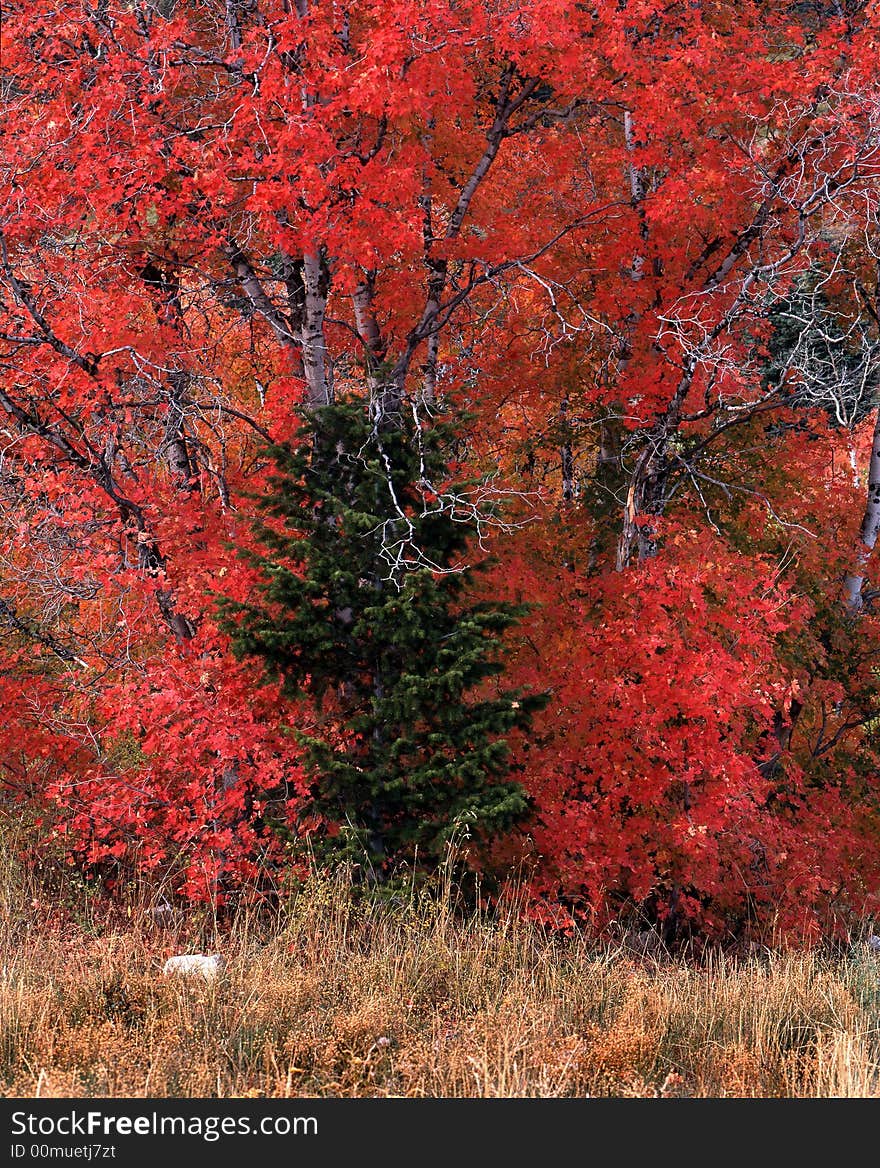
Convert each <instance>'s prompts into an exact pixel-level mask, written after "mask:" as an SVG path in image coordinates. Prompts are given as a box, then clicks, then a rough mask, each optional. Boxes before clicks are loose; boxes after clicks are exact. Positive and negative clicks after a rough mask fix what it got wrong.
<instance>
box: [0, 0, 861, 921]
mask: <svg viewBox="0 0 880 1168" xmlns="http://www.w3.org/2000/svg"><path fill="white" fill-rule="evenodd" d="M878 16H880V11H878V6H877V4H876V3H875V2H873V0H867V2H863V0H847V2H846V3H839V4H838V3H835V4H833V5H832V4H825V3H824V2H823V0H816V2H815V3H792V4H790V5H775V4H774V5H769V4H767V3H763V2H758V0H753V2H749V3H744V4H737V5H736V6H733V5H730V4H728V3H724V2H722V0H702V2H701V3H699V4H696V5H694V4H689V3H672V4H663V5H661V4H658V3H655V2H654V0H626V2H623V3H621V4H618V5H615V6H604V5H603V6H599V5H597V6H594V7H590V6H589V5H584V4H579V3H578V4H575V3H570V2H567V0H534V2H533V3H531V4H529V5H527V6H526V5H521V4H511V3H507V2H505V0H472V2H471V3H467V4H450V3H439V2H438V0H430V2H427V3H425V2H419V3H415V2H413V0H394V2H393V3H390V4H383V5H378V4H375V3H367V4H357V5H348V6H347V5H344V4H325V3H320V2H310V0H246V2H245V0H223V2H222V3H221V2H220V0H128V2H122V0H94V3H92V2H91V0H56V3H53V4H52V5H51V6H49V5H45V4H42V3H27V4H25V3H23V2H20V0H11V3H10V4H9V5H8V6H7V11H6V13H5V20H4V27H3V33H2V35H3V41H4V54H3V57H4V59H3V65H2V76H0V96H2V103H3V112H4V126H5V138H4V145H3V147H2V155H0V165H2V168H3V191H4V194H3V198H2V204H0V369H2V379H0V411H2V419H3V434H4V444H3V453H2V464H0V465H2V473H0V498H2V509H0V622H2V624H3V627H4V629H5V632H6V634H7V635H6V637H5V639H4V655H5V660H4V671H3V679H2V688H0V702H2V707H3V710H4V714H5V720H4V726H5V728H4V730H3V732H2V736H0V760H2V764H3V774H4V776H5V780H6V783H7V790H8V793H9V798H10V799H27V800H31V801H33V802H34V803H36V804H37V805H38V806H39V807H40V810H41V813H42V814H43V816H44V818H45V821H46V825H47V830H48V829H49V828H50V827H51V829H52V830H55V831H56V832H60V833H62V834H63V836H64V839H65V841H66V844H67V846H68V847H69V849H70V854H71V855H72V856H73V857H74V858H75V859H76V862H77V863H78V864H80V865H81V866H82V867H84V868H85V869H87V870H89V871H92V872H100V873H104V874H105V875H108V877H110V878H115V877H114V874H116V875H117V876H118V875H121V874H123V873H124V872H126V871H132V870H134V869H140V870H143V871H148V872H150V873H152V874H153V878H154V879H156V880H157V881H159V880H162V881H164V882H165V883H164V884H163V887H164V886H167V887H168V888H169V889H171V888H173V889H176V890H178V891H181V892H183V893H185V894H187V895H190V896H194V897H199V896H218V895H228V894H231V892H232V891H233V890H235V889H236V888H238V889H245V888H259V887H262V883H261V882H263V881H265V880H269V881H271V880H272V879H274V877H275V875H276V874H277V873H278V872H280V871H283V870H284V866H285V865H286V864H289V863H291V862H292V860H291V852H290V849H289V848H288V847H287V845H286V842H285V841H286V840H289V839H291V838H296V837H297V836H299V835H301V834H302V833H303V832H307V831H308V830H311V827H310V821H309V815H308V810H307V809H308V807H309V800H310V798H311V795H312V793H313V790H312V787H311V785H310V784H311V782H312V779H311V778H310V775H309V763H308V759H307V758H306V757H305V755H304V753H303V747H302V744H301V743H297V741H296V739H295V737H294V736H292V735H291V734H290V733H289V732H288V726H289V724H290V723H291V719H293V721H294V722H295V724H297V725H298V726H300V727H301V728H302V729H303V730H304V732H305V733H306V734H307V735H308V734H309V733H311V731H312V730H314V728H315V725H316V724H317V719H318V718H319V717H321V716H322V714H321V711H320V710H319V709H318V708H317V706H316V705H315V704H314V703H310V702H309V701H304V702H303V701H302V700H301V698H298V699H297V701H298V703H299V704H298V705H297V708H296V710H295V711H293V710H291V709H290V708H289V702H290V698H289V696H285V694H284V693H283V692H282V688H281V687H279V686H276V687H275V688H274V689H273V688H272V686H271V685H269V686H267V685H266V684H265V679H264V677H263V674H262V670H261V669H260V668H259V665H258V663H256V662H253V661H250V660H242V661H237V660H236V659H235V657H234V654H233V653H232V646H231V644H230V638H229V630H228V628H225V627H224V626H223V622H222V620H221V618H220V615H219V613H218V610H217V609H216V607H215V604H214V601H213V597H214V596H215V595H217V594H223V595H225V596H227V597H229V598H230V599H231V600H232V602H233V603H239V604H242V605H245V606H247V605H248V604H251V603H252V602H253V600H254V597H255V595H256V594H257V592H258V589H259V579H260V573H259V571H258V570H257V568H256V567H255V564H254V562H253V561H248V560H247V558H244V559H242V558H241V557H240V556H238V555H237V554H236V551H235V548H239V549H248V548H250V549H251V550H252V551H253V552H254V554H255V555H259V554H260V548H259V540H258V539H257V538H256V536H255V534H254V532H253V530H252V527H251V519H252V517H253V511H254V505H253V499H252V495H254V494H257V495H260V494H262V493H264V491H265V490H266V489H267V487H268V483H269V480H270V478H271V475H272V466H271V462H270V460H267V458H266V455H265V451H266V449H267V448H278V447H280V446H283V445H284V444H285V443H290V442H291V441H292V440H293V439H294V435H295V434H296V433H297V429H298V427H299V425H300V422H301V419H302V417H303V416H304V412H305V416H312V417H314V418H317V417H318V416H320V411H321V410H322V409H326V408H331V407H333V406H334V403H335V402H337V401H345V402H359V403H360V404H361V411H362V416H363V418H364V419H365V420H366V421H365V425H368V428H369V426H381V425H383V424H384V423H385V420H387V419H389V418H393V417H395V416H397V415H398V414H400V413H401V412H403V413H405V414H406V415H407V416H409V414H410V413H413V412H414V415H415V417H416V418H417V420H418V428H422V427H424V428H428V427H430V425H431V420H432V419H433V418H434V416H435V415H436V414H437V413H440V414H448V415H450V416H456V417H458V416H461V415H465V414H466V415H469V416H470V419H471V420H470V421H469V422H467V423H466V424H462V426H461V427H460V428H459V429H458V433H457V436H456V450H455V460H456V462H457V463H459V464H460V465H461V467H462V473H463V477H465V478H467V479H470V480H473V481H481V482H483V483H484V486H485V489H484V494H491V495H492V496H493V498H494V499H495V500H496V501H497V502H498V503H499V504H500V510H499V514H501V515H502V516H503V519H504V521H503V523H499V524H497V525H495V526H494V527H491V529H488V530H487V533H486V540H487V545H488V546H489V548H490V550H491V552H492V554H493V556H494V558H495V561H496V566H495V567H494V568H493V569H492V575H491V584H487V583H482V584H477V582H476V581H474V582H473V584H471V583H470V582H469V583H468V589H469V590H471V589H473V590H476V592H480V591H481V590H483V589H485V588H486V587H490V588H491V589H492V590H493V597H494V598H495V599H497V598H499V597H503V598H504V599H505V600H506V601H508V602H510V603H513V604H519V603H522V602H530V603H531V602H537V607H535V608H534V609H533V610H532V611H531V613H530V615H529V616H528V617H527V618H526V619H525V620H524V622H523V624H522V625H520V626H511V627H509V628H508V630H507V632H506V634H505V636H506V644H507V648H508V655H507V662H508V664H507V670H506V674H505V678H504V680H503V684H504V686H506V687H509V688H513V689H522V690H523V691H524V692H530V693H542V692H544V691H548V692H549V693H550V695H551V697H550V701H549V703H548V705H547V708H546V710H545V711H544V712H543V713H541V714H538V715H537V716H536V719H535V722H534V726H533V728H532V730H531V731H528V732H526V733H522V734H521V735H520V736H519V737H517V738H516V739H511V745H512V747H513V749H514V757H513V759H512V761H513V763H514V765H515V767H516V772H515V773H516V775H517V776H518V780H519V781H520V782H521V784H522V788H523V790H524V792H525V794H526V795H527V797H528V800H529V805H530V811H529V816H528V818H527V819H525V820H522V821H521V822H520V823H519V824H518V825H517V826H516V828H515V829H514V830H511V831H507V832H499V833H498V834H497V838H495V839H494V841H493V844H492V849H491V851H492V858H491V862H493V863H494V864H496V865H500V866H501V867H502V868H503V866H504V865H505V864H508V865H509V864H512V865H513V866H514V867H515V868H516V870H517V871H519V872H522V871H523V870H524V869H523V865H524V864H525V865H526V867H527V870H528V887H529V889H530V890H531V893H532V901H531V904H532V911H534V912H536V913H544V914H547V915H548V919H554V920H556V919H579V918H580V917H584V918H588V919H590V920H591V921H593V922H594V923H597V924H606V923H608V922H610V921H620V920H623V919H625V917H626V914H627V913H635V914H642V916H643V917H644V916H647V917H648V918H649V919H650V920H652V921H656V922H660V923H661V924H662V926H663V927H664V928H665V929H666V930H667V934H668V935H669V936H670V937H671V936H673V935H677V934H680V933H681V932H682V931H687V930H701V931H703V932H705V933H708V934H718V935H725V933H738V932H741V931H742V930H743V929H745V928H760V927H767V926H769V925H770V924H772V923H773V922H775V923H777V924H779V925H780V926H781V927H784V928H786V929H791V930H794V931H803V930H804V929H807V930H809V929H812V930H815V931H823V930H826V931H827V930H831V931H833V930H835V929H838V928H845V927H847V922H848V921H849V920H851V919H852V916H853V915H854V914H858V913H859V912H860V911H862V910H863V909H864V908H866V907H870V906H871V905H873V904H875V897H876V894H877V891H878V887H880V884H878V879H880V874H878V873H877V871H876V862H875V860H874V859H873V857H874V855H875V853H876V850H877V849H876V843H877V840H876V834H877V827H876V823H877V813H878V810H880V808H878V805H877V804H878V798H877V796H878V788H877V782H876V773H877V767H878V762H880V759H878V754H877V750H876V747H875V745H874V731H873V727H874V723H875V720H876V717H877V681H878V675H877V672H876V670H877V666H876V655H877V650H878V642H877V638H878V629H877V617H876V612H875V605H876V591H877V590H876V588H875V587H874V586H873V582H872V581H873V577H872V555H871V553H872V550H873V547H874V544H875V542H876V538H877V533H878V530H880V491H878V485H877V484H878V483H880V440H878V435H880V414H878V411H877V404H876V403H877V394H876V380H877V364H876V357H877V344H878V303H880V301H878V293H877V286H878V255H880V251H878V231H877V225H878V220H877V210H878V208H877V201H878V196H877V191H878V182H877V180H878V176H880V104H878V99H877V93H878V92H880V90H878V85H877V76H876V73H877V64H876V62H877V53H876V46H877V28H878V25H880V21H878ZM263 550H265V549H263ZM475 554H476V553H475ZM484 595H485V594H484ZM477 602H478V598H477V595H476V593H474V594H471V593H470V592H468V594H463V595H462V597H461V611H462V612H466V611H467V610H468V606H469V605H470V604H472V603H473V604H476V603H477ZM499 683H500V682H499ZM487 700H488V698H487ZM345 732H346V727H345V725H344V719H341V720H340V721H339V722H338V724H337V725H336V726H334V727H333V733H335V734H340V735H343V736H344V733H345ZM499 826H500V825H499ZM481 862H485V863H489V862H490V858H489V857H488V856H484V857H483V860H482V861H481ZM848 914H849V915H848Z"/></svg>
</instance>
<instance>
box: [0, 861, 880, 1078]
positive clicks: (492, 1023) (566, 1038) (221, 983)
mask: <svg viewBox="0 0 880 1168" xmlns="http://www.w3.org/2000/svg"><path fill="white" fill-rule="evenodd" d="M7 856H8V853H7ZM441 892H443V890H441ZM452 900H453V898H452V897H451V895H450V894H449V889H448V888H447V889H446V890H445V893H444V894H442V895H439V896H438V895H434V896H432V897H427V896H422V897H410V898H409V899H407V898H403V901H404V902H402V903H398V904H396V905H389V904H385V905H378V904H376V903H375V902H372V903H371V902H368V901H363V900H362V901H360V902H358V900H357V899H356V898H355V897H354V896H353V895H352V893H351V891H350V890H347V889H346V888H345V887H343V886H342V885H341V884H340V883H336V884H335V885H334V884H314V885H312V886H310V887H307V888H303V889H301V891H300V892H299V893H298V894H296V895H293V896H291V897H290V898H289V900H288V901H287V902H286V904H285V906H284V910H283V911H279V912H277V913H275V914H274V916H273V918H272V919H271V920H269V919H267V917H266V914H265V912H263V913H256V912H254V911H248V910H245V909H242V910H240V911H239V912H238V913H237V914H236V916H235V917H234V919H233V920H232V921H231V922H230V923H229V924H228V925H226V926H223V927H220V926H219V925H218V923H217V921H216V920H213V919H212V918H211V917H210V915H209V914H206V913H204V912H202V913H198V912H196V911H194V910H189V911H188V912H187V913H186V914H183V915H179V916H178V915H177V913H176V912H175V911H171V912H165V913H158V914H157V913H155V911H150V909H149V908H148V907H147V906H146V905H145V904H144V902H143V899H142V898H141V900H140V901H138V902H137V903H135V902H132V903H129V904H128V905H123V906H120V905H119V904H117V905H116V906H115V907H113V908H109V907H108V906H107V904H106V902H104V901H103V900H102V899H101V898H99V897H97V896H95V895H94V894H93V893H89V892H88V890H87V889H86V888H85V886H83V885H81V884H80V885H75V882H72V883H71V888H70V889H68V890H67V891H66V893H65V895H64V897H62V898H61V899H59V897H58V895H57V892H56V893H54V894H53V893H51V892H47V887H46V883H45V881H44V880H43V881H42V882H41V881H40V880H38V879H36V877H35V876H34V875H33V873H30V874H28V873H23V872H22V870H21V867H20V866H16V865H13V864H12V863H11V862H9V861H8V860H7V863H6V865H5V870H4V871H2V872H0V945H2V957H0V964H2V971H0V972H2V981H0V1095H4V1096H8V1097H16V1098H33V1097H35V1096H41V1097H45V1098H49V1097H97V1096H105V1097H146V1098H159V1097H166V1096H171V1097H177V1098H182V1097H193V1098H201V1097H218V1096H219V1097H271V1098H287V1097H304V1096H345V1097H353V1096H427V1097H444V1096H464V1097H510V1096H514V1097H523V1096H528V1097H558V1096H568V1097H584V1096H592V1097H597V1096H627V1097H637V1096H648V1097H670V1096H688V1097H723V1096H740V1097H741V1096H751V1097H779V1096H782V1097H801V1096H806V1097H810V1096H812V1097H865V1096H869V1097H878V1096H880V1065H878V1064H880V958H878V957H877V956H875V955H874V954H873V953H872V952H871V951H870V950H869V948H868V946H867V945H866V944H864V943H862V942H857V943H855V944H853V945H851V946H850V947H849V948H848V950H847V951H846V952H840V951H838V952H836V953H832V952H830V951H824V950H821V949H815V948H814V949H796V948H795V949H792V948H789V949H787V950H781V949H780V950H778V951H774V950H771V949H756V950H753V952H752V953H751V954H750V955H749V956H748V957H739V958H735V957H732V956H729V955H728V956H721V955H719V954H715V955H712V956H708V957H707V956H704V957H703V958H702V960H700V961H695V960H693V959H692V958H691V959H689V958H688V957H687V956H680V957H675V958H674V957H670V956H668V955H662V954H660V953H658V952H656V951H653V952H644V951H641V952H640V951H639V947H638V944H635V943H632V942H630V943H625V942H615V943H613V944H611V943H608V942H602V943H600V942H597V941H596V940H590V939H588V938H585V937H570V936H569V937H563V936H559V935H558V934H557V935H553V934H552V933H548V932H547V931H546V930H542V929H540V928H538V927H536V926H535V925H533V924H530V923H527V922H525V921H524V920H523V919H522V917H521V914H518V913H517V912H516V911H515V909H514V908H512V909H511V910H510V911H508V912H504V913H500V914H495V915H494V917H489V916H487V915H486V914H475V913H471V914H470V915H467V914H465V915H462V914H461V913H459V912H456V911H455V910H454V908H453V904H452ZM59 906H60V907H59ZM639 944H641V942H639ZM193 951H199V952H208V951H215V952H221V953H222V954H223V955H224V956H225V958H226V961H227V968H226V970H225V972H224V973H223V975H222V976H221V977H220V979H219V980H217V981H216V982H213V983H206V982H204V981H193V980H181V979H180V978H174V979H172V978H167V977H163V976H162V966H163V963H164V960H165V958H166V957H167V956H169V955H170V954H172V953H180V952H193Z"/></svg>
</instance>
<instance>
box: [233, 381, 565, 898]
mask: <svg viewBox="0 0 880 1168" xmlns="http://www.w3.org/2000/svg"><path fill="white" fill-rule="evenodd" d="M453 437H454V433H453V429H452V428H451V427H450V425H449V424H446V423H440V422H435V423H434V424H433V425H432V426H431V427H430V428H428V429H423V428H422V427H420V426H419V425H418V423H417V422H416V421H415V420H414V419H413V418H411V417H410V418H407V417H405V416H401V415H394V416H393V417H390V418H387V417H386V418H385V419H383V422H382V425H381V426H376V425H374V424H373V423H371V421H370V418H369V416H368V414H367V411H366V409H365V407H364V403H363V402H361V401H357V400H350V401H339V402H336V403H334V404H332V405H329V406H325V407H323V408H320V409H317V410H314V411H310V412H309V413H308V415H307V417H306V418H305V419H304V421H303V424H302V426H301V429H300V431H299V433H298V435H297V437H296V440H295V442H294V443H293V444H292V445H290V446H278V447H275V448H273V449H272V450H271V451H270V454H271V457H272V459H273V461H274V465H275V473H274V474H273V475H272V476H271V478H270V480H269V488H268V491H267V492H266V493H264V494H263V495H261V496H258V497H257V502H258V508H259V510H260V511H261V512H262V513H263V515H265V516H266V518H265V519H263V518H258V519H257V520H256V521H255V522H256V530H257V533H258V535H259V540H260V544H261V546H262V548H263V549H264V550H263V551H262V552H261V553H259V554H251V555H250V556H249V558H250V559H251V560H252V561H253V562H255V563H256V565H257V566H258V567H259V569H260V575H261V577H262V579H261V582H260V584H259V593H260V594H261V595H260V596H259V597H257V598H254V599H252V600H251V601H250V602H248V603H234V602H232V601H229V600H226V601H224V602H223V610H224V619H225V623H226V627H227V629H228V630H229V631H230V633H231V634H232V639H233V649H234V651H235V653H236V654H237V655H238V656H245V655H248V656H256V657H259V658H262V659H263V661H264V663H265V666H266V669H267V672H268V674H269V675H272V676H280V678H282V679H283V682H284V685H285V689H286V691H287V692H288V693H289V694H307V695H309V696H310V697H311V698H312V699H313V700H314V702H315V704H316V706H317V708H318V709H319V710H320V711H322V712H323V713H324V714H325V715H326V719H325V724H326V725H327V726H328V732H327V733H326V734H323V735H317V734H311V735H306V734H302V733H300V734H298V737H299V739H300V742H301V743H302V745H303V746H304V748H305V756H306V762H307V766H308V768H309V771H310V777H311V779H312V798H313V804H314V810H315V811H316V812H318V813H319V814H320V815H321V816H322V817H323V818H324V820H325V821H327V822H330V823H333V824H336V825H340V826H341V827H343V828H345V827H346V826H348V828H352V829H354V831H353V832H352V831H351V830H349V831H345V830H343V831H342V833H341V835H334V836H333V837H328V839H327V843H328V845H329V848H330V849H331V850H333V851H335V852H336V853H339V852H340V851H341V850H343V849H344V844H343V842H342V841H344V840H348V841H349V843H351V841H352V837H354V839H355V840H356V842H357V847H358V850H359V851H360V854H361V857H363V855H364V853H366V856H367V859H368V861H369V863H370V864H371V865H372V867H373V869H374V870H375V871H376V872H377V873H379V874H380V875H381V873H382V871H383V869H384V871H385V872H387V871H388V869H389V868H390V866H392V865H393V864H394V863H396V862H398V861H401V860H405V861H407V862H413V861H414V860H415V859H416V858H417V857H418V859H419V861H420V862H422V863H425V864H427V865H430V864H432V863H435V862H436V861H437V860H438V859H439V858H440V857H441V856H442V855H443V851H444V848H445V845H446V843H447V841H448V840H449V838H450V836H451V834H452V833H453V832H454V831H455V830H456V825H460V824H462V823H466V824H467V825H468V827H469V830H470V833H471V834H472V835H473V836H474V837H476V839H477V840H482V841H486V840H489V839H491V838H492V837H494V836H496V835H498V834H499V833H502V832H504V831H505V830H507V829H508V828H510V827H511V826H513V825H514V824H515V823H516V822H517V821H519V820H520V819H521V818H522V817H523V815H524V814H525V813H526V811H527V808H528V803H527V798H526V795H525V793H524V791H523V789H522V787H521V786H520V785H519V784H518V783H517V782H515V781H513V780H512V779H511V778H510V776H509V757H508V756H509V750H508V743H507V740H506V738H505V734H506V733H508V732H509V731H511V730H512V729H514V728H526V727H527V726H528V725H529V722H530V720H531V714H532V712H533V711H534V710H535V709H536V708H538V707H539V706H540V705H542V704H543V702H544V699H543V698H542V697H540V696H534V695H532V696H526V695H524V694H522V693H521V692H519V691H513V690H508V691H504V692H500V693H493V694H491V695H490V694H488V693H487V692H486V691H485V690H483V691H482V692H481V691H480V688H479V687H480V685H481V683H483V682H485V681H486V680H487V679H489V678H491V677H493V676H494V675H497V674H499V673H500V672H501V671H502V669H503V666H502V663H501V641H500V638H501V635H502V634H503V632H504V631H505V630H506V629H507V628H509V627H510V626H511V625H512V624H514V623H515V622H516V620H517V619H518V618H519V617H520V616H521V615H522V612H523V611H524V610H523V608H521V607H517V606H513V605H508V604H503V603H498V602H495V601H481V602H474V601H472V600H469V599H468V595H467V593H468V584H469V582H470V580H471V577H472V575H473V572H474V568H473V567H471V566H468V563H467V558H466V557H467V555H468V552H469V547H470V544H471V541H472V539H473V537H474V535H475V520H474V518H473V515H472V514H471V515H468V514H467V511H466V509H464V510H463V512H462V514H460V515H459V514H456V512H455V508H454V507H453V506H451V505H450V503H449V498H450V496H451V495H452V494H453V493H455V492H456V491H461V490H464V489H465V485H459V486H458V487H448V488H446V490H445V491H444V495H443V499H441V498H439V497H438V494H437V493H436V491H432V490H431V487H430V484H438V483H442V482H445V480H446V479H447V478H448V466H447V459H446V455H445V453H444V450H445V449H446V448H448V446H449V443H450V442H451V440H452V439H453ZM273 520H274V521H275V522H273ZM279 521H280V522H279Z"/></svg>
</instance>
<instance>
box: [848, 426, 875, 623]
mask: <svg viewBox="0 0 880 1168" xmlns="http://www.w3.org/2000/svg"><path fill="white" fill-rule="evenodd" d="M878 533H880V409H878V410H877V416H876V418H875V421H874V437H873V440H872V442H871V462H870V466H869V469H868V496H867V499H866V501H865V513H864V515H863V516H862V525H861V527H860V528H859V547H858V549H857V551H856V563H855V568H854V570H853V571H852V572H847V574H846V576H845V577H844V580H843V603H844V605H845V606H846V609H847V611H848V612H851V613H857V612H858V611H859V610H860V609H861V607H862V604H863V601H862V588H863V586H864V583H865V568H866V567H867V564H868V561H869V560H870V558H871V552H872V551H873V550H874V545H875V544H876V543H877V535H878Z"/></svg>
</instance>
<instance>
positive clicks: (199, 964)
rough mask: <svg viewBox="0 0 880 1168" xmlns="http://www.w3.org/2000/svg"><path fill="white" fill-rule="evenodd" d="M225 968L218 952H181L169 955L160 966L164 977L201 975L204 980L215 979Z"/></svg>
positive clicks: (223, 959) (223, 960)
mask: <svg viewBox="0 0 880 1168" xmlns="http://www.w3.org/2000/svg"><path fill="white" fill-rule="evenodd" d="M225 968H226V960H225V958H223V957H221V956H220V954H219V953H211V954H207V953H181V954H179V955H178V956H177V957H169V958H168V960H167V961H166V962H165V964H164V966H163V967H162V972H163V974H165V976H166V977H169V976H173V975H178V976H180V977H201V978H204V979H205V981H215V980H216V979H217V978H218V977H219V976H220V974H221V973H222V972H223V970H224V969H225Z"/></svg>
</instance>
